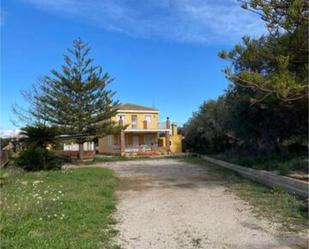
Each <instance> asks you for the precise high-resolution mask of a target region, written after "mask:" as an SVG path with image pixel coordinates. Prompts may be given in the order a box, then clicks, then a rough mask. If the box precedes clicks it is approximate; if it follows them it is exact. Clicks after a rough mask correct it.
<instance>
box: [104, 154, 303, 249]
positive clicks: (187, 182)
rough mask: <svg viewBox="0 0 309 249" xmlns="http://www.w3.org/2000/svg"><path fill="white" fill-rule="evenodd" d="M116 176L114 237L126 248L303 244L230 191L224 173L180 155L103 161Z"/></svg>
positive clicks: (238, 248) (260, 247) (243, 248)
mask: <svg viewBox="0 0 309 249" xmlns="http://www.w3.org/2000/svg"><path fill="white" fill-rule="evenodd" d="M106 166H107V167H109V168H111V169H113V170H114V171H115V172H116V175H117V176H118V177H119V179H120V187H119V191H118V193H117V195H118V200H119V203H118V211H117V213H116V217H115V218H116V219H117V220H118V224H117V225H116V229H118V230H119V237H118V243H119V245H120V246H121V248H124V249H146V248H147V249H165V248H166V249H179V248H185V249H191V248H209V249H223V248H224V249H228V248H231V249H248V248H250V249H255V248H256V249H264V248H265V249H268V248H282V249H283V248H306V241H305V240H304V238H303V237H301V236H300V235H299V234H296V233H293V232H291V231H288V232H287V231H285V232H283V231H281V230H280V229H278V225H277V224H275V223H271V222H270V221H269V220H268V219H264V218H262V217H260V216H259V217H257V216H256V215H254V213H253V212H252V207H251V206H250V205H249V204H248V203H247V202H245V201H243V200H241V199H240V198H238V197H237V196H236V195H235V194H234V193H233V192H231V191H228V188H229V186H228V185H227V184H226V181H225V180H224V179H222V177H221V178H218V177H216V176H215V175H213V174H211V173H210V172H211V171H210V170H209V168H210V167H211V166H209V165H208V166H207V165H206V166H205V165H204V167H199V166H197V165H193V164H191V163H188V162H184V161H179V160H171V159H169V160H164V159H161V160H149V161H128V162H113V163H107V164H104V167H106Z"/></svg>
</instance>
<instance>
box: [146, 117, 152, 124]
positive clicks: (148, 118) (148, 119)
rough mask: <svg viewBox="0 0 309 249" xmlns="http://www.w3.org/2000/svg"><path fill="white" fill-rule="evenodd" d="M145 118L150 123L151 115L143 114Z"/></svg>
mask: <svg viewBox="0 0 309 249" xmlns="http://www.w3.org/2000/svg"><path fill="white" fill-rule="evenodd" d="M145 120H146V121H147V124H148V125H150V124H151V115H145Z"/></svg>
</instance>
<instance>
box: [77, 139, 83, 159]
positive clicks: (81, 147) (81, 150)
mask: <svg viewBox="0 0 309 249" xmlns="http://www.w3.org/2000/svg"><path fill="white" fill-rule="evenodd" d="M78 149H79V154H78V157H79V159H80V160H82V159H83V158H84V143H80V144H78Z"/></svg>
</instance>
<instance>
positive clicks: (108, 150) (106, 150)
mask: <svg viewBox="0 0 309 249" xmlns="http://www.w3.org/2000/svg"><path fill="white" fill-rule="evenodd" d="M146 135H147V136H151V138H152V143H153V144H157V142H158V141H157V133H153V132H152V133H126V134H125V144H126V146H132V145H133V136H138V137H139V144H140V145H144V144H145V136H146ZM115 145H116V146H117V145H118V146H120V136H119V135H107V136H105V137H102V138H99V153H102V154H115V153H119V152H120V150H117V149H116V150H115V149H114V147H115Z"/></svg>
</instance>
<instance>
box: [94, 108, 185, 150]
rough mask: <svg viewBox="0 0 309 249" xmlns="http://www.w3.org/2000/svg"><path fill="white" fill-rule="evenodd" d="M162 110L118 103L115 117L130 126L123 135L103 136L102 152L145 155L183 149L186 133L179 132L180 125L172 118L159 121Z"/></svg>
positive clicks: (100, 140) (100, 143)
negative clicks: (172, 121)
mask: <svg viewBox="0 0 309 249" xmlns="http://www.w3.org/2000/svg"><path fill="white" fill-rule="evenodd" d="M159 113H160V111H159V110H158V109H155V108H149V107H145V106H140V105H135V104H121V105H119V106H117V114H116V116H115V117H113V118H112V120H113V121H115V122H118V123H119V125H121V126H125V127H126V128H125V129H124V130H123V131H122V132H121V133H120V134H110V135H107V136H105V137H103V138H100V139H99V144H98V151H99V153H101V154H121V155H129V154H130V155H138V154H139V155H143V154H159V153H164V152H166V153H169V152H172V153H179V152H181V151H182V147H181V140H182V136H181V135H178V134H177V125H176V124H172V125H171V124H170V120H169V118H167V120H166V121H165V122H163V123H160V122H159Z"/></svg>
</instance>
